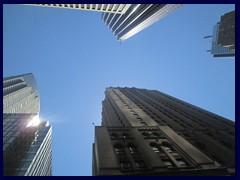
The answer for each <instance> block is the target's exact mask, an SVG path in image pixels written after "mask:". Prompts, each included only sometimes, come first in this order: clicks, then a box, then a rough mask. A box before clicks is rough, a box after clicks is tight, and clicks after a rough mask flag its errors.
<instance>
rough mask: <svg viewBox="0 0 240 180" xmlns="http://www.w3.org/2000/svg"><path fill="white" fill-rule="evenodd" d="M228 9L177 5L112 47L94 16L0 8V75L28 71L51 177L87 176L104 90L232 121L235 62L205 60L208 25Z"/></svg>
mask: <svg viewBox="0 0 240 180" xmlns="http://www.w3.org/2000/svg"><path fill="white" fill-rule="evenodd" d="M234 9H235V6H234V5H227V4H223V5H210V4H209V5H184V6H182V7H181V8H180V9H178V10H177V11H176V12H174V13H173V14H171V15H169V16H167V17H166V18H165V19H163V20H161V21H158V22H157V23H155V24H153V25H152V26H150V27H148V28H147V29H145V30H143V31H141V32H140V33H138V34H137V35H135V36H133V37H131V38H130V39H128V40H126V41H125V42H124V43H122V44H120V43H119V42H118V41H117V40H116V38H115V37H114V35H113V34H112V33H111V32H110V30H109V29H108V28H107V26H106V25H105V24H104V23H103V21H101V13H99V12H92V11H79V10H67V9H57V8H56V9H55V8H42V7H31V6H23V5H4V6H3V75H4V77H6V76H11V75H18V74H23V73H29V72H32V73H33V74H34V75H35V78H36V81H37V84H38V89H39V93H40V98H41V110H40V111H41V112H40V117H42V119H45V120H49V121H50V123H51V124H52V126H53V175H91V168H92V143H93V141H94V127H93V125H92V123H95V125H100V124H101V108H102V105H101V103H102V100H103V99H104V91H105V88H106V87H109V86H120V87H125V86H126V87H138V88H146V89H153V90H159V91H162V92H164V93H167V94H169V95H171V96H174V97H176V98H179V99H181V100H184V101H186V102H189V103H191V104H193V105H196V106H198V107H201V108H203V109H206V110H208V111H211V112H213V113H216V114H218V115H221V116H223V117H225V118H228V119H230V120H233V121H235V59H234V58H213V57H212V56H211V54H210V53H208V52H206V50H208V49H210V46H211V43H210V39H203V37H204V36H206V35H211V34H212V29H213V25H214V24H216V23H217V22H218V21H219V20H220V16H221V15H223V14H224V13H226V12H229V11H232V10H234Z"/></svg>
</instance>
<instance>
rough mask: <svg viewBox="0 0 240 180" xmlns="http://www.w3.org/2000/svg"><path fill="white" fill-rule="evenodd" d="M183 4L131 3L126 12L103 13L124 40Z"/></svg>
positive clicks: (119, 37) (103, 17) (108, 22)
mask: <svg viewBox="0 0 240 180" xmlns="http://www.w3.org/2000/svg"><path fill="white" fill-rule="evenodd" d="M181 6H182V5H181V4H131V6H130V7H129V8H128V9H127V11H126V12H125V13H124V14H114V13H103V14H102V20H103V21H104V22H105V24H106V25H107V26H108V27H109V29H110V30H111V31H112V33H113V34H114V35H115V36H116V37H117V39H118V40H120V41H124V40H126V39H128V38H130V37H131V36H133V35H135V34H136V33H138V32H140V31H142V30H143V29H145V28H147V27H148V26H150V25H152V24H153V23H155V22H157V21H158V20H160V19H162V18H164V17H165V16H167V15H169V14H170V13H172V12H174V11H175V10H176V9H178V8H179V7H181Z"/></svg>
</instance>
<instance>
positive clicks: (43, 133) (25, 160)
mask: <svg viewBox="0 0 240 180" xmlns="http://www.w3.org/2000/svg"><path fill="white" fill-rule="evenodd" d="M3 175H4V176H51V175H52V127H51V126H50V125H49V124H48V122H46V121H40V120H39V117H38V114H36V113H35V114H33V113H18V114H17V113H7V114H5V113H4V114H3Z"/></svg>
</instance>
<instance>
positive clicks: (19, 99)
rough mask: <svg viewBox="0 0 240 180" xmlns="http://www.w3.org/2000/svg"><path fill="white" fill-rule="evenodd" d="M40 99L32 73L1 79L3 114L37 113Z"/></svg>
mask: <svg viewBox="0 0 240 180" xmlns="http://www.w3.org/2000/svg"><path fill="white" fill-rule="evenodd" d="M39 111H40V98H39V93H38V89H37V83H36V80H35V78H34V76H33V74H32V73H27V74H22V75H17V76H10V77H6V78H4V79H3V112H4V113H39Z"/></svg>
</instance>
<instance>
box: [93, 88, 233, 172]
mask: <svg viewBox="0 0 240 180" xmlns="http://www.w3.org/2000/svg"><path fill="white" fill-rule="evenodd" d="M101 125H102V126H96V127H95V138H94V144H93V167H92V170H93V171H92V174H93V175H95V176H102V175H103V176H104V175H122V176H124V175H159V176H180V175H183V176H189V175H193V176H194V175H199V176H205V175H209V176H215V175H219V176H220V175H223V176H225V175H234V174H235V123H234V122H233V121H230V120H228V119H226V118H223V117H221V116H218V115H216V114H214V113H211V112H209V111H206V110H204V109H201V108H199V107H196V106H194V105H191V104H189V103H187V102H184V101H181V100H179V99H177V98H174V97H172V96H169V95H167V94H165V93H162V92H159V91H155V90H147V89H138V88H120V87H117V88H114V87H110V88H107V89H106V91H105V99H104V100H103V102H102V124H101Z"/></svg>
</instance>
